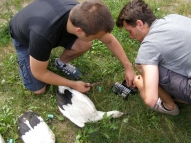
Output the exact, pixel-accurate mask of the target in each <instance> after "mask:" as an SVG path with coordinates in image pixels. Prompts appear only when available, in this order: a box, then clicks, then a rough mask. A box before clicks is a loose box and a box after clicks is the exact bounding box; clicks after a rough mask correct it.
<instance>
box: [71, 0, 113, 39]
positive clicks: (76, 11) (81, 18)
mask: <svg viewBox="0 0 191 143" xmlns="http://www.w3.org/2000/svg"><path fill="white" fill-rule="evenodd" d="M70 21H71V23H72V24H73V25H74V26H75V27H79V28H81V29H82V31H83V32H84V33H85V36H91V35H96V34H98V33H100V32H103V33H110V32H111V31H112V29H113V26H114V21H113V18H112V15H111V13H110V11H109V9H108V7H107V6H106V5H105V4H104V3H103V2H101V1H99V0H87V1H84V2H82V3H80V4H78V5H76V6H75V7H73V8H72V10H71V13H70Z"/></svg>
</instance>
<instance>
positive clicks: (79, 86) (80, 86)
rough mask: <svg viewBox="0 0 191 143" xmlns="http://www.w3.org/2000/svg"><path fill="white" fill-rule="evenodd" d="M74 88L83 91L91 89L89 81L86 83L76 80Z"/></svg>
mask: <svg viewBox="0 0 191 143" xmlns="http://www.w3.org/2000/svg"><path fill="white" fill-rule="evenodd" d="M73 88H74V89H75V90H77V91H79V92H81V93H85V92H88V91H89V90H90V86H89V83H85V82H83V81H76V82H75V85H74V87H73Z"/></svg>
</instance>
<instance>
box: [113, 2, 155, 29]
mask: <svg viewBox="0 0 191 143" xmlns="http://www.w3.org/2000/svg"><path fill="white" fill-rule="evenodd" d="M155 19H156V16H155V15H154V13H153V11H152V9H151V8H150V7H149V5H148V4H146V3H145V2H144V1H143V0H132V1H130V2H129V3H127V4H126V5H125V6H124V7H123V9H122V10H121V12H120V13H119V16H118V18H117V21H116V25H117V27H123V22H124V21H125V22H126V23H127V24H129V25H131V26H133V27H135V26H136V21H137V20H141V21H142V22H143V23H144V24H145V23H147V24H148V25H149V26H151V24H152V23H153V21H154V20H155Z"/></svg>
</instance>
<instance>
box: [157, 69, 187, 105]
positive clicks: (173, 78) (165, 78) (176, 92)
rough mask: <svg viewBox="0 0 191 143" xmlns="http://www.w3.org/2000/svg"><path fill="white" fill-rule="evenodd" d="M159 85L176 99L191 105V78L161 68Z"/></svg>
mask: <svg viewBox="0 0 191 143" xmlns="http://www.w3.org/2000/svg"><path fill="white" fill-rule="evenodd" d="M159 84H160V86H161V87H162V88H163V89H164V90H165V91H167V92H168V93H169V94H170V95H171V96H173V97H174V98H176V99H180V100H183V101H185V102H187V103H189V104H191V78H187V77H185V76H182V75H180V74H178V73H175V72H173V71H170V70H168V69H166V68H164V67H162V66H159Z"/></svg>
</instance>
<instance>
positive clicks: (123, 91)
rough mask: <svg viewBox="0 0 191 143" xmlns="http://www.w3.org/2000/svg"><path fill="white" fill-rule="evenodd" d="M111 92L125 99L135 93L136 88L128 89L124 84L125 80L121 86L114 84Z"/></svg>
mask: <svg viewBox="0 0 191 143" xmlns="http://www.w3.org/2000/svg"><path fill="white" fill-rule="evenodd" d="M112 92H113V93H115V94H116V95H119V96H121V97H122V98H123V99H127V97H128V95H129V94H130V93H131V94H134V93H136V92H137V88H133V87H128V86H127V84H126V80H124V81H123V82H122V84H120V83H118V82H116V83H115V84H114V85H113V86H112Z"/></svg>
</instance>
